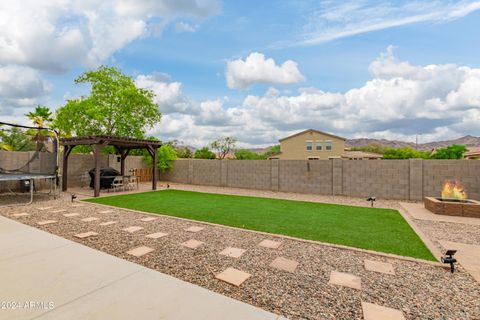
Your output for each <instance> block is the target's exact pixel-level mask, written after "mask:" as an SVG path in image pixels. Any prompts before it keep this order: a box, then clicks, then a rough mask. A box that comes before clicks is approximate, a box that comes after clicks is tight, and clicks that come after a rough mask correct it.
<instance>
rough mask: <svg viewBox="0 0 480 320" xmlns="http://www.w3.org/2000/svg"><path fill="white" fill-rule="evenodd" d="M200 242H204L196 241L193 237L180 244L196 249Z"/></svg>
mask: <svg viewBox="0 0 480 320" xmlns="http://www.w3.org/2000/svg"><path fill="white" fill-rule="evenodd" d="M202 244H204V242H202V241H198V240H195V239H190V240H188V241H185V242H184V243H182V244H181V245H182V246H184V247H187V248H190V249H197V248H198V247H200V246H201V245H202Z"/></svg>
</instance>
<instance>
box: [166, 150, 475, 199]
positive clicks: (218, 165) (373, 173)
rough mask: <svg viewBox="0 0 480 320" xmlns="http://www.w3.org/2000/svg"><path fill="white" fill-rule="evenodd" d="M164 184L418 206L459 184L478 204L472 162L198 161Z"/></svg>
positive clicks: (183, 164)
mask: <svg viewBox="0 0 480 320" xmlns="http://www.w3.org/2000/svg"><path fill="white" fill-rule="evenodd" d="M160 179H161V180H164V181H171V182H178V183H186V184H196V185H208V186H222V187H235V188H248V189H258V190H272V191H286V192H298V193H313V194H324V195H342V196H355V197H367V196H376V197H379V198H384V199H399V200H422V199H423V197H425V196H439V195H440V192H441V189H442V185H443V182H444V181H445V180H447V179H449V180H458V181H460V182H461V183H462V184H463V185H464V186H465V188H466V190H467V193H468V196H469V198H471V199H475V200H480V161H476V160H422V159H409V160H342V159H333V160H311V161H308V160H197V159H181V160H176V161H174V169H173V170H172V171H169V172H165V173H161V174H160Z"/></svg>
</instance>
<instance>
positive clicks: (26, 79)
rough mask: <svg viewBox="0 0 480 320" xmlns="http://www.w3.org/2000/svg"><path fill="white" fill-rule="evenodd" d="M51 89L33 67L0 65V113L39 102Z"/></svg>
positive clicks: (6, 112)
mask: <svg viewBox="0 0 480 320" xmlns="http://www.w3.org/2000/svg"><path fill="white" fill-rule="evenodd" d="M51 89H52V85H51V84H50V83H48V82H47V81H44V80H43V79H42V77H41V76H40V74H39V73H38V71H36V70H34V69H31V68H28V67H22V66H17V65H10V66H5V67H1V66H0V113H1V114H10V113H12V112H13V109H14V108H18V107H29V106H32V105H35V104H39V103H40V102H41V101H42V99H44V98H45V97H46V96H47V95H48V94H49V93H50V91H51Z"/></svg>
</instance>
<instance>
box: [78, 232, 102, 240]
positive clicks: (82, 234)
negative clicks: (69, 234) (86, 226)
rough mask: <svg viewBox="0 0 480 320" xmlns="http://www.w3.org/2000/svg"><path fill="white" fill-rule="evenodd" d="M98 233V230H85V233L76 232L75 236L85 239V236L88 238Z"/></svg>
mask: <svg viewBox="0 0 480 320" xmlns="http://www.w3.org/2000/svg"><path fill="white" fill-rule="evenodd" d="M97 234H98V233H96V232H93V231H88V232H85V233H79V234H76V235H74V237H77V238H80V239H83V238H88V237H91V236H96V235H97Z"/></svg>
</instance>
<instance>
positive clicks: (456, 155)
mask: <svg viewBox="0 0 480 320" xmlns="http://www.w3.org/2000/svg"><path fill="white" fill-rule="evenodd" d="M465 152H467V147H465V146H464V145H462V144H452V145H451V146H448V147H446V148H440V149H437V150H436V151H435V152H434V153H433V154H432V155H431V156H430V158H432V159H463V154H464V153H465Z"/></svg>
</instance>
